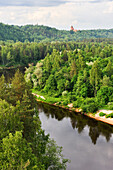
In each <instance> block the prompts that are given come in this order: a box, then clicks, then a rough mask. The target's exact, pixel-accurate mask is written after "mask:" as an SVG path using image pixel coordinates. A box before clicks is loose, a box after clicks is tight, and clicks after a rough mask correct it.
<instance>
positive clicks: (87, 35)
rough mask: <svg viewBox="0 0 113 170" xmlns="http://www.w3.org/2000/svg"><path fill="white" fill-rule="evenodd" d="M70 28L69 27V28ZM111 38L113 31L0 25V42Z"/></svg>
mask: <svg viewBox="0 0 113 170" xmlns="http://www.w3.org/2000/svg"><path fill="white" fill-rule="evenodd" d="M70 27H71V26H70ZM100 38H104V39H105V38H112V39H113V29H97V30H78V31H77V32H74V31H72V30H71V31H70V30H69V31H66V30H58V29H56V28H51V27H48V26H43V25H38V24H37V25H25V26H17V25H7V24H3V23H0V41H10V42H17V41H20V42H43V43H45V42H52V41H60V42H62V41H66V42H68V41H77V40H78V41H79V40H86V39H100Z"/></svg>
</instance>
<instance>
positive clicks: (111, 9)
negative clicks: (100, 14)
mask: <svg viewBox="0 0 113 170" xmlns="http://www.w3.org/2000/svg"><path fill="white" fill-rule="evenodd" d="M104 13H105V14H113V1H112V2H108V4H107V9H106V10H105V11H104Z"/></svg>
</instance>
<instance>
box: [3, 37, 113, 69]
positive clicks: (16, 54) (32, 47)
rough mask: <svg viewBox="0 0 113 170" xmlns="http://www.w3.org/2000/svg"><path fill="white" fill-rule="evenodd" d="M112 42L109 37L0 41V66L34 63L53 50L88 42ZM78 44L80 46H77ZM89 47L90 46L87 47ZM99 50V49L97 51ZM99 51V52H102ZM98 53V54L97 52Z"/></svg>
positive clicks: (74, 47)
mask: <svg viewBox="0 0 113 170" xmlns="http://www.w3.org/2000/svg"><path fill="white" fill-rule="evenodd" d="M96 42H97V43H100V44H101V43H104V44H106V45H107V44H109V45H112V44H113V40H111V39H105V40H103V39H99V40H95V41H94V40H88V41H86V40H85V41H81V42H48V43H36V42H32V43H29V42H25V43H22V42H16V43H11V42H2V43H1V45H0V65H1V66H3V67H4V66H7V67H10V66H16V65H21V66H22V65H23V66H27V65H28V64H29V63H34V64H36V63H37V61H39V60H41V59H44V58H45V57H46V56H47V54H49V55H51V54H52V52H53V50H54V49H56V50H58V51H60V52H61V51H63V50H67V51H70V50H72V51H73V50H75V49H77V48H82V46H83V47H85V46H86V45H87V46H88V44H90V46H91V44H95V43H96ZM79 46H80V47H79ZM89 48H90V47H89ZM99 52H100V51H99ZM102 53H103V52H102ZM102 53H101V54H102ZM99 55H100V54H99Z"/></svg>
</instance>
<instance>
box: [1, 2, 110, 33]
mask: <svg viewBox="0 0 113 170" xmlns="http://www.w3.org/2000/svg"><path fill="white" fill-rule="evenodd" d="M0 22H2V23H5V24H13V25H25V24H39V25H46V26H51V27H56V28H58V29H66V30H69V29H70V26H71V25H73V26H74V28H75V29H82V30H83V29H98V28H101V29H103V28H107V29H109V28H113V0H0Z"/></svg>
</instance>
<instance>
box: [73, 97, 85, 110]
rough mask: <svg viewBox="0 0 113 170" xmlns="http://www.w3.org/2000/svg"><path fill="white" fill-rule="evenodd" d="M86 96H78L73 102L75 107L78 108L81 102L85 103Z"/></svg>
mask: <svg viewBox="0 0 113 170" xmlns="http://www.w3.org/2000/svg"><path fill="white" fill-rule="evenodd" d="M83 101H84V98H82V97H78V98H77V100H76V101H74V102H73V107H74V108H78V107H80V106H81V103H83Z"/></svg>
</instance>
